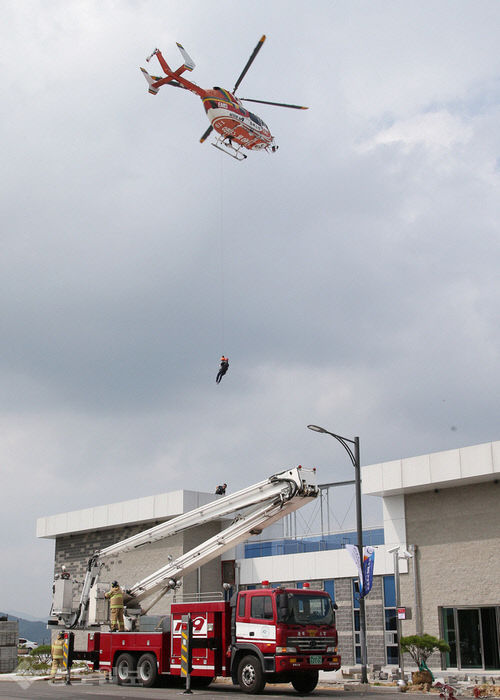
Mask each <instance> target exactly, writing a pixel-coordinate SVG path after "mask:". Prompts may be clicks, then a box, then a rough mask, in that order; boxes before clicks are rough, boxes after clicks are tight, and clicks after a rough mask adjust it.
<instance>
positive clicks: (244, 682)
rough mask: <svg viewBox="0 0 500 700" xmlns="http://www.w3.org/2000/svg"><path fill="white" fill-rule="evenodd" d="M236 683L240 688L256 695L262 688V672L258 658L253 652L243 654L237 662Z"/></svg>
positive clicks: (263, 680)
mask: <svg viewBox="0 0 500 700" xmlns="http://www.w3.org/2000/svg"><path fill="white" fill-rule="evenodd" d="M238 683H239V686H240V688H241V690H242V691H243V692H244V693H248V694H249V695H257V694H258V693H262V691H263V690H264V686H265V685H266V679H265V678H264V672H263V671H262V666H261V663H260V661H259V659H258V658H257V657H256V656H254V655H253V654H251V655H249V656H244V657H243V658H242V659H241V661H240V663H239V664H238Z"/></svg>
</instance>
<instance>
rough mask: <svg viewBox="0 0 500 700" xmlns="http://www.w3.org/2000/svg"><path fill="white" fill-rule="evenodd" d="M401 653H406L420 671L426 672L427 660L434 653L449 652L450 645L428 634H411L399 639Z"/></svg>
mask: <svg viewBox="0 0 500 700" xmlns="http://www.w3.org/2000/svg"><path fill="white" fill-rule="evenodd" d="M401 651H402V652H407V653H408V654H409V655H410V656H411V658H412V659H413V661H414V662H415V663H416V664H417V666H418V668H419V670H420V671H424V670H428V666H427V659H428V658H429V656H430V655H431V654H433V653H434V652H435V651H450V645H449V644H448V643H447V642H445V641H444V639H438V638H437V637H432V636H431V635H430V634H413V635H411V636H409V637H401Z"/></svg>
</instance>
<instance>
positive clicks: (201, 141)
mask: <svg viewBox="0 0 500 700" xmlns="http://www.w3.org/2000/svg"><path fill="white" fill-rule="evenodd" d="M213 130H214V127H213V126H212V125H211V124H210V126H209V127H208V129H207V130H206V131H205V133H204V134H203V136H202V137H201V139H200V143H203V141H205V139H206V138H208V137H209V136H210V134H211V133H212V131H213Z"/></svg>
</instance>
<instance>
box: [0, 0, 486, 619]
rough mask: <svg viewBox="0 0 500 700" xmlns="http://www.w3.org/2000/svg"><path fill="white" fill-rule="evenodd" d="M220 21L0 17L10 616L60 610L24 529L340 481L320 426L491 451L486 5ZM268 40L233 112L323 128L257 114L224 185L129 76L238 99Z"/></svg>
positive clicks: (79, 9) (103, 14)
mask: <svg viewBox="0 0 500 700" xmlns="http://www.w3.org/2000/svg"><path fill="white" fill-rule="evenodd" d="M216 5H217V7H216V8H215V11H214V6H213V4H210V5H209V4H206V3H201V2H194V3H191V4H189V5H185V6H183V7H179V6H178V4H177V3H167V4H166V5H165V3H163V2H162V3H160V2H155V1H154V2H148V3H141V4H137V3H127V2H122V3H118V4H116V3H113V4H106V3H104V4H103V3H88V2H85V3H84V2H77V1H75V2H72V3H67V2H53V3H51V10H50V12H49V11H48V9H47V5H46V4H44V3H39V2H36V0H32V1H31V2H28V3H22V4H19V3H15V2H7V3H4V8H3V9H4V12H5V22H4V23H3V31H2V46H3V53H2V56H1V58H0V60H1V62H2V68H3V74H4V76H5V80H4V91H3V95H2V99H1V100H0V114H1V117H2V118H1V119H0V136H1V138H2V150H3V159H2V161H3V163H2V165H3V167H2V169H1V172H0V176H1V184H2V192H3V197H2V202H1V205H0V224H1V230H2V256H1V258H0V279H1V283H0V285H1V287H0V289H1V294H0V316H1V320H2V344H1V354H0V358H1V359H0V377H1V379H2V386H3V391H2V393H1V397H0V408H1V411H2V422H1V424H0V426H1V427H0V430H1V432H0V436H1V437H0V455H1V459H2V492H3V493H6V494H8V498H6V499H5V501H4V503H3V506H4V507H3V515H2V519H3V526H4V528H5V523H7V524H9V523H11V522H12V520H13V519H15V520H16V522H18V521H19V513H20V512H22V520H23V525H22V527H21V526H20V527H18V528H16V532H15V542H13V544H12V545H10V546H8V547H7V545H5V546H4V552H3V554H4V561H5V566H4V569H3V570H4V572H5V573H4V576H3V577H2V590H4V591H5V593H4V595H5V599H4V607H7V608H9V607H10V608H13V609H18V610H23V609H25V608H26V605H27V603H25V600H26V598H25V595H26V594H27V592H28V591H30V599H31V600H32V604H31V608H30V609H27V610H26V611H27V612H31V613H33V614H40V615H41V614H44V613H45V612H46V608H47V607H48V597H49V593H50V583H51V581H50V568H51V545H50V543H44V542H38V541H36V539H35V538H34V535H33V531H34V520H35V518H36V517H38V516H41V515H47V514H51V513H56V512H61V511H66V510H72V509H76V508H83V507H88V506H90V505H93V504H97V503H106V502H110V501H114V500H122V499H123V500H124V499H129V498H133V497H135V496H143V495H148V494H151V493H154V492H162V491H167V490H169V489H171V488H182V487H186V488H200V489H205V490H208V491H212V489H213V486H214V484H215V483H216V482H217V481H218V480H221V479H224V480H225V481H227V482H228V483H229V484H230V487H231V488H238V487H240V486H241V487H242V486H244V485H246V484H247V483H248V474H252V477H253V476H255V479H260V478H263V477H265V476H267V475H269V474H270V473H273V472H274V471H277V470H279V469H280V468H282V467H285V466H287V465H289V464H296V463H303V464H306V465H309V464H310V465H316V466H318V473H319V478H320V480H321V481H334V480H336V479H345V478H349V474H350V473H351V472H350V467H349V463H348V461H347V459H346V455H345V454H344V453H343V452H342V449H341V448H340V446H338V445H336V444H335V443H334V442H333V441H331V440H328V439H327V438H324V437H318V436H317V435H314V434H313V433H310V431H307V430H306V429H305V426H306V425H307V424H308V423H311V422H313V423H319V424H323V425H324V426H325V427H327V428H329V429H331V430H334V431H337V432H339V433H342V434H345V435H355V434H356V435H360V437H361V440H362V459H363V461H364V463H370V462H376V461H384V460H389V459H394V458H397V457H401V456H409V455H412V454H422V453H426V452H429V451H434V450H441V449H449V448H453V447H457V446H461V445H466V444H473V443H478V442H483V441H488V440H494V439H497V438H498V435H497V434H496V432H495V431H496V430H497V421H496V416H497V415H498V395H499V391H498V386H497V384H498V380H497V376H498V347H499V337H498V335H499V332H498V324H497V323H496V319H497V318H498V311H499V309H498V304H499V302H498V299H499V293H498V292H499V289H498V287H499V283H498V255H499V240H500V239H499V237H498V220H499V213H500V212H499V204H498V202H499V201H500V198H499V196H498V194H499V174H498V162H499V160H498V159H499V151H500V144H499V136H498V116H499V89H498V86H499V75H500V65H499V64H500V59H499V57H498V52H497V37H498V25H499V22H500V9H499V7H498V4H497V3H494V2H485V3H482V4H481V6H480V8H478V6H477V5H476V4H474V3H470V2H466V1H464V2H459V3H458V4H457V3H456V2H453V3H451V2H441V3H439V4H436V3H435V2H430V1H429V2H425V1H424V2H421V3H419V4H418V6H413V5H411V4H408V3H400V4H398V5H397V6H395V5H394V4H393V3H385V2H381V3H377V5H376V6H373V7H372V6H371V5H368V4H366V3H363V2H351V3H349V4H348V5H332V4H331V3H330V2H322V1H320V2H316V3H315V4H314V11H313V12H311V11H310V8H309V7H306V6H305V5H304V4H302V3H299V2H292V3H290V0H287V2H284V1H283V2H282V1H281V0H280V1H276V2H273V3H272V4H269V3H263V2H257V4H256V6H255V9H256V10H257V11H256V12H254V14H253V16H252V17H251V18H248V17H247V16H246V15H245V18H244V19H245V21H244V22H240V21H238V20H239V19H241V18H239V16H238V13H240V10H239V9H238V8H235V6H234V3H229V2H225V1H221V2H219V3H217V4H216ZM264 10H265V11H264ZM292 10H293V11H292ZM228 13H229V15H230V16H231V17H232V19H233V22H232V28H231V31H230V32H228V31H225V30H224V31H221V23H220V17H227V16H228ZM235 13H236V15H235ZM263 17H266V18H267V19H266V26H263V25H262V21H263V20H262V18H263ZM263 32H268V40H267V42H266V45H265V47H264V48H263V50H262V52H261V54H260V55H259V57H258V59H257V61H256V62H255V64H254V66H253V68H252V71H250V72H249V74H248V76H247V78H245V82H244V84H243V85H242V87H241V88H240V94H241V95H242V96H248V97H256V98H262V99H275V100H279V101H290V102H298V103H304V104H308V105H310V107H311V109H310V110H309V111H307V112H295V111H291V110H290V111H285V110H274V109H272V108H270V107H269V108H266V107H262V109H259V110H256V111H258V113H259V114H260V115H261V116H262V117H263V118H264V119H265V121H266V122H267V123H268V124H269V125H270V127H271V130H272V132H273V133H274V134H275V135H276V138H277V140H278V143H279V144H280V150H279V152H278V153H277V154H275V155H267V154H258V153H256V154H253V155H252V154H250V156H249V158H248V159H247V161H246V162H245V163H243V164H239V163H236V162H234V161H232V160H230V159H229V158H226V157H225V156H223V155H222V154H220V153H218V152H217V151H215V149H212V148H211V146H210V145H209V144H208V143H206V144H204V145H203V146H201V145H200V144H199V143H198V139H199V137H200V135H201V134H202V133H203V131H204V130H205V129H206V126H207V123H206V117H205V116H204V114H203V109H202V105H201V103H200V101H199V100H197V98H195V97H194V96H193V95H191V94H187V93H184V92H183V91H180V90H169V89H168V88H165V89H164V90H162V91H161V92H160V94H159V95H158V96H157V97H155V98H153V97H151V96H150V95H148V94H147V90H146V84H145V82H144V80H143V78H142V76H141V75H140V72H139V70H138V67H139V65H144V57H145V56H146V55H147V54H148V53H149V52H150V51H151V50H152V49H153V48H154V46H160V47H161V48H162V49H163V51H164V53H165V55H166V56H168V58H169V59H171V60H172V62H173V63H174V62H175V61H177V55H176V47H175V43H174V42H175V40H178V41H181V42H182V43H183V44H184V45H185V46H186V48H187V50H188V51H189V53H190V54H191V55H192V56H193V58H194V59H195V61H196V63H197V67H196V69H195V71H194V73H193V74H192V76H191V77H192V78H193V80H195V81H197V82H199V83H200V84H201V85H203V86H205V87H209V86H211V85H214V84H222V85H223V86H225V87H227V88H229V89H230V88H231V87H232V86H233V84H234V80H235V78H236V77H237V75H238V73H239V71H240V70H241V68H242V67H243V65H244V63H245V61H246V59H247V57H248V55H249V54H250V52H251V50H252V48H253V46H254V45H255V42H256V41H257V39H258V38H259V37H260V36H261V34H262V33H263ZM20 47H23V48H22V50H20ZM153 70H155V69H153ZM221 352H224V353H227V354H228V355H229V357H230V361H231V366H230V370H229V373H228V375H227V377H225V378H224V380H223V383H222V384H221V385H220V386H218V387H216V386H215V381H214V379H215V373H216V370H217V365H218V358H219V356H220V353H221ZM332 443H333V444H332ZM117 471H118V472H119V473H120V475H121V479H120V481H121V483H120V485H119V486H118V487H116V486H115V487H114V488H113V489H112V488H111V484H112V483H113V484H115V483H116V479H115V475H116V473H117ZM346 499H347V500H348V497H347V496H346V497H345V498H344V497H342V498H340V502H339V509H340V511H341V512H342V514H344V512H345V503H344V501H345V500H346ZM347 505H348V504H347ZM377 513H378V511H377V508H376V505H370V504H369V503H367V518H368V519H370V518H371V519H372V520H373V522H376V521H377V517H378V515H377ZM10 529H11V528H10ZM12 571H18V572H19V574H20V576H21V578H22V582H21V583H20V584H19V585H15V586H8V584H7V581H5V580H4V579H5V578H7V579H8V578H9V576H10V573H9V572H12ZM33 588H35V589H36V590H37V591H38V593H37V595H36V596H33V595H32V591H33ZM23 606H24V607H23Z"/></svg>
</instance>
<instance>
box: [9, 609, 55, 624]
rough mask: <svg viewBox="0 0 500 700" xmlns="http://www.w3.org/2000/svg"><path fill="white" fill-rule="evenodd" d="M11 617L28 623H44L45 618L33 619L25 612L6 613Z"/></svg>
mask: <svg viewBox="0 0 500 700" xmlns="http://www.w3.org/2000/svg"><path fill="white" fill-rule="evenodd" d="M8 614H9V615H12V617H17V619H18V620H28V622H46V621H47V618H46V617H34V616H33V615H29V614H28V613H25V612H20V611H19V610H10V612H9V613H8Z"/></svg>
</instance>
